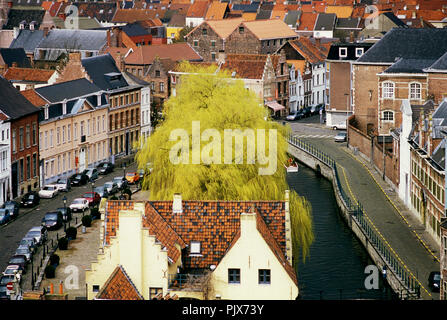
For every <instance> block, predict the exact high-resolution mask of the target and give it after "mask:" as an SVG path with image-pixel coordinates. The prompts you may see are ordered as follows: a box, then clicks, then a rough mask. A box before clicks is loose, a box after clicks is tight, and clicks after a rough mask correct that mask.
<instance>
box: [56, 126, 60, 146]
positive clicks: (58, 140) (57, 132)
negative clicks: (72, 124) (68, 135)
mask: <svg viewBox="0 0 447 320" xmlns="http://www.w3.org/2000/svg"><path fill="white" fill-rule="evenodd" d="M56 142H57V144H58V145H59V144H60V143H61V128H57V130H56Z"/></svg>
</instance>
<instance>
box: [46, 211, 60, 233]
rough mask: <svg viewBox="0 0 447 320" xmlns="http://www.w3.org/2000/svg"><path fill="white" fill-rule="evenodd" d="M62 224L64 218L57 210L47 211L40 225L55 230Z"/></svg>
mask: <svg viewBox="0 0 447 320" xmlns="http://www.w3.org/2000/svg"><path fill="white" fill-rule="evenodd" d="M63 224H64V218H63V217H62V213H61V212H59V211H52V212H47V213H46V214H45V216H44V217H43V218H42V226H44V227H45V228H47V229H48V230H57V229H59V228H60V227H61V226H62V225H63Z"/></svg>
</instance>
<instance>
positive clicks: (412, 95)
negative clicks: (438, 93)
mask: <svg viewBox="0 0 447 320" xmlns="http://www.w3.org/2000/svg"><path fill="white" fill-rule="evenodd" d="M413 85H416V86H419V88H417V87H416V88H414V90H415V92H413V88H412V86H413ZM416 90H419V92H417V91H416ZM408 97H409V99H410V100H421V99H422V84H421V83H420V82H410V83H409V84H408Z"/></svg>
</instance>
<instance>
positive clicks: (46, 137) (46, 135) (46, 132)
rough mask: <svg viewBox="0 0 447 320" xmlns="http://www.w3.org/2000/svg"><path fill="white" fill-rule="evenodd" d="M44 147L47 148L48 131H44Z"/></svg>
mask: <svg viewBox="0 0 447 320" xmlns="http://www.w3.org/2000/svg"><path fill="white" fill-rule="evenodd" d="M14 134H15V133H14ZM45 149H48V131H45Z"/></svg>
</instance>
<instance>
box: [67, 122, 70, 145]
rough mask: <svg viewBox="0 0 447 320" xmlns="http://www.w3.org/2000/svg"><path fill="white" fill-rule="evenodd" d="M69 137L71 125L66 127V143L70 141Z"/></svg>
mask: <svg viewBox="0 0 447 320" xmlns="http://www.w3.org/2000/svg"><path fill="white" fill-rule="evenodd" d="M70 135H71V124H69V125H68V126H67V141H70Z"/></svg>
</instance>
